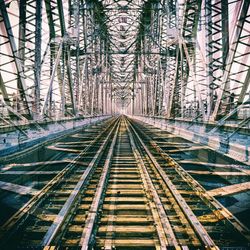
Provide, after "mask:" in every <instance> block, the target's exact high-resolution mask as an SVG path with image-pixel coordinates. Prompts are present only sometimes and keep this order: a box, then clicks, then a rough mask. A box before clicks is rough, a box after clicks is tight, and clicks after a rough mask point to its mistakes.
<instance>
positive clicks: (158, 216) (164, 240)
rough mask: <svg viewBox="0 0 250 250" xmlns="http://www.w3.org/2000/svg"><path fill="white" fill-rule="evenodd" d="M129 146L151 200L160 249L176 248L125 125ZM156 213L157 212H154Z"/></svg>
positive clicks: (150, 181)
mask: <svg viewBox="0 0 250 250" xmlns="http://www.w3.org/2000/svg"><path fill="white" fill-rule="evenodd" d="M126 127H127V131H128V135H129V140H130V144H131V147H132V150H133V154H134V156H135V158H136V161H137V163H138V164H137V165H138V167H139V168H140V170H141V171H140V172H141V177H142V180H143V184H144V187H145V190H146V193H148V194H151V196H152V198H153V201H154V202H153V203H152V202H150V203H149V205H150V207H151V211H152V215H153V218H154V221H155V224H156V230H157V233H158V237H159V241H160V244H161V249H167V246H174V247H178V245H179V244H178V241H177V239H176V237H175V234H174V232H173V229H172V227H171V224H170V222H169V220H168V217H167V215H166V212H165V209H164V206H163V204H162V203H161V200H160V197H159V195H158V193H157V191H156V188H155V186H154V184H153V182H152V180H151V178H150V176H149V173H148V170H147V168H146V166H145V164H144V161H143V159H142V157H141V154H140V153H139V150H138V146H136V143H135V140H134V138H133V135H132V132H131V130H130V128H129V126H128V124H127V123H126ZM156 211H157V212H156Z"/></svg>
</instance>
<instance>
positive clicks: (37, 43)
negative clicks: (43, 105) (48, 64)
mask: <svg viewBox="0 0 250 250" xmlns="http://www.w3.org/2000/svg"><path fill="white" fill-rule="evenodd" d="M41 35H42V0H36V30H35V64H34V67H35V68H34V74H35V79H34V80H35V99H34V109H35V110H34V112H35V118H36V119H37V118H38V117H39V114H40V87H41V86H40V80H41V44H42V37H41Z"/></svg>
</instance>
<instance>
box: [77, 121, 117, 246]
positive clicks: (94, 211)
mask: <svg viewBox="0 0 250 250" xmlns="http://www.w3.org/2000/svg"><path fill="white" fill-rule="evenodd" d="M119 127H120V124H118V126H117V129H116V131H115V135H114V137H113V140H112V143H111V145H110V149H109V152H108V155H107V158H106V160H105V163H104V166H103V171H102V174H101V177H100V180H99V184H98V186H97V189H96V192H95V196H94V199H93V202H92V204H91V207H90V213H89V214H88V216H87V219H86V222H85V226H84V229H83V232H82V236H81V239H80V244H79V245H80V246H81V249H82V250H87V249H88V248H89V245H90V243H91V236H92V233H93V228H94V224H95V222H96V218H97V215H98V210H99V207H100V204H101V200H102V195H103V193H104V190H105V186H106V183H107V181H108V178H107V177H108V175H109V172H110V165H111V160H112V156H113V153H114V148H115V144H116V141H117V137H118V131H119Z"/></svg>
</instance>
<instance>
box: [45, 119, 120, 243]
mask: <svg viewBox="0 0 250 250" xmlns="http://www.w3.org/2000/svg"><path fill="white" fill-rule="evenodd" d="M117 124H118V121H117V122H116V123H115V125H114V126H113V128H112V129H111V131H110V132H109V134H108V135H107V137H106V139H105V140H104V142H103V143H102V145H101V146H100V148H99V149H98V151H97V152H96V154H95V156H94V158H93V159H92V160H91V162H90V163H89V165H88V167H87V169H86V170H85V171H84V173H83V174H82V176H81V177H80V180H79V181H78V183H77V184H76V186H75V188H74V190H73V191H72V193H71V195H70V196H69V197H68V199H67V201H66V202H65V204H64V205H63V207H62V208H61V210H60V212H59V213H58V215H57V216H56V218H55V220H54V222H53V224H52V225H51V226H50V227H49V229H48V231H47V233H46V234H45V236H44V237H43V239H42V241H41V245H42V246H48V245H50V244H51V242H52V241H53V239H54V238H55V236H56V234H57V233H58V231H59V229H60V228H61V226H62V224H63V222H64V221H65V217H66V216H67V215H68V214H69V212H70V210H71V208H72V204H73V203H74V201H75V200H76V198H77V197H78V195H79V193H80V191H81V190H82V188H83V186H84V185H85V184H86V182H87V180H88V179H89V177H90V176H91V173H92V172H93V171H94V169H95V166H96V165H97V164H98V162H99V160H100V158H101V156H102V154H103V152H104V149H105V148H106V147H107V145H108V142H109V140H110V138H111V135H112V133H113V131H114V129H115V127H116V126H117ZM91 212H92V210H91Z"/></svg>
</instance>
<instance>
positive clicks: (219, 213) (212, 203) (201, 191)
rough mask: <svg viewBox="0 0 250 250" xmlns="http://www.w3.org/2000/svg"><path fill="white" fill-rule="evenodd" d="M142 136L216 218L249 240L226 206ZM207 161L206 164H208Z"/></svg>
mask: <svg viewBox="0 0 250 250" xmlns="http://www.w3.org/2000/svg"><path fill="white" fill-rule="evenodd" d="M142 133H143V136H145V138H147V139H148V140H149V143H150V144H151V146H152V147H153V148H155V150H156V151H157V152H158V153H159V154H160V155H161V156H162V158H164V159H165V160H167V161H168V162H169V163H171V165H172V166H173V167H174V168H175V170H176V172H177V173H178V174H179V175H180V176H181V177H182V178H183V180H185V181H186V182H187V183H188V184H189V186H191V188H193V189H194V190H195V192H196V194H197V195H198V196H199V197H200V199H202V200H203V201H204V202H205V203H206V205H208V206H209V207H211V208H212V212H213V213H214V215H215V216H216V217H217V218H218V219H220V220H221V219H225V220H227V221H228V222H229V223H230V224H231V225H232V226H233V227H235V228H236V229H237V230H238V231H239V232H240V233H241V234H242V235H243V236H244V237H245V238H246V239H247V240H248V241H250V234H249V229H248V228H247V227H246V226H245V225H244V224H242V223H241V222H240V221H239V220H238V219H237V218H236V217H235V216H234V215H233V214H232V213H231V212H230V211H229V210H228V209H227V208H226V207H224V206H223V205H222V204H221V203H220V202H219V201H218V200H216V199H215V198H214V197H213V196H211V195H209V193H208V192H207V191H206V189H205V188H203V187H202V186H201V185H200V183H199V182H198V181H196V180H195V179H194V178H193V177H192V176H191V175H190V174H189V173H188V172H187V171H185V169H183V168H182V167H181V165H179V164H178V163H177V162H176V161H175V160H174V159H173V158H171V157H170V156H169V155H168V154H167V153H166V152H164V150H163V149H162V148H161V147H160V146H159V145H158V144H157V143H156V142H155V141H154V140H152V139H151V138H150V137H149V136H148V135H146V134H145V133H144V132H142ZM208 164H209V163H207V164H206V165H208Z"/></svg>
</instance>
